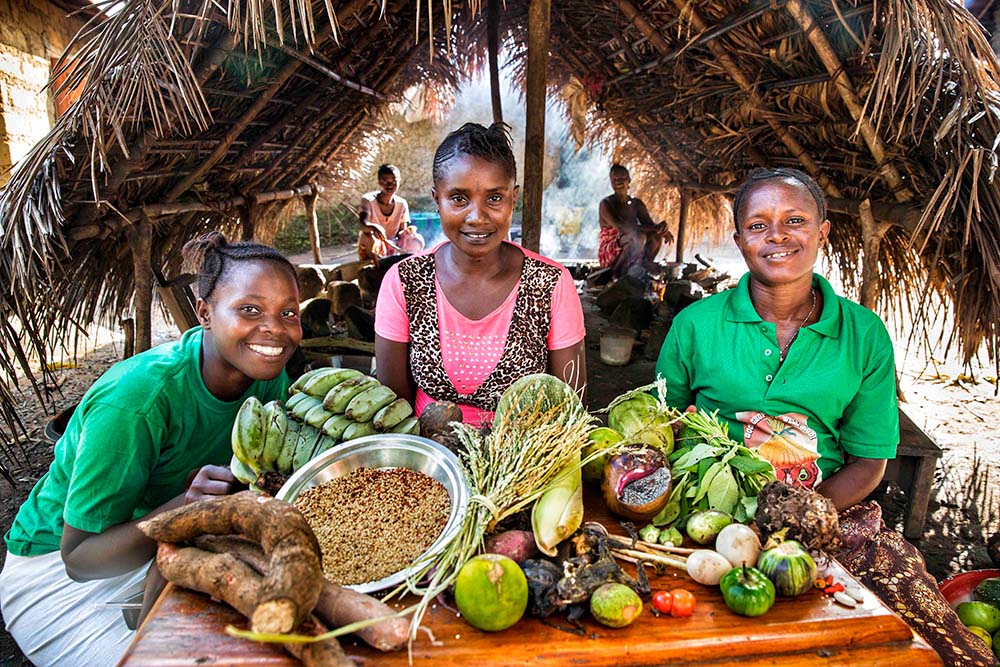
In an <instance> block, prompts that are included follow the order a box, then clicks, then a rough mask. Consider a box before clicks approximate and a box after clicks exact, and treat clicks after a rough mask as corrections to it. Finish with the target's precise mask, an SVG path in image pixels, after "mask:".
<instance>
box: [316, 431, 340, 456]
mask: <svg viewBox="0 0 1000 667" xmlns="http://www.w3.org/2000/svg"><path fill="white" fill-rule="evenodd" d="M336 446H337V439H336V438H331V437H330V436H328V435H326V434H325V433H324V434H323V435H322V436H321V437H320V439H319V440H317V441H316V449H314V450H313V453H312V456H310V457H309V459H310V460H312V459H314V458H316V457H317V456H319V455H320V454H322V453H323V452H325V451H326V450H328V449H330V448H331V447H336Z"/></svg>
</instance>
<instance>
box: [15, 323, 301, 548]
mask: <svg viewBox="0 0 1000 667" xmlns="http://www.w3.org/2000/svg"><path fill="white" fill-rule="evenodd" d="M201 341H202V328H201V327H195V328H193V329H190V330H188V331H187V332H185V333H184V335H183V336H182V337H181V339H180V340H179V341H175V342H173V343H165V344H163V345H160V346H158V347H155V348H153V349H151V350H148V351H146V352H143V353H142V354H138V355H136V356H134V357H132V358H130V359H126V360H125V361H122V362H119V363H117V364H115V365H114V366H112V367H111V368H109V369H108V370H107V372H105V373H104V375H102V376H101V377H100V378H98V379H97V381H96V382H95V383H94V384H93V386H91V388H90V389H88V390H87V393H86V394H84V396H83V399H82V400H81V401H80V405H79V406H78V407H77V409H76V411H75V412H74V413H73V417H72V418H71V419H70V420H69V424H67V425H66V432H65V433H64V434H63V436H62V437H61V438H60V439H59V442H57V443H56V446H55V452H54V458H53V461H52V465H51V466H50V467H49V471H48V472H47V473H45V475H44V476H43V477H42V478H41V479H40V480H38V483H37V484H35V488H33V489H32V490H31V494H30V495H29V496H28V499H27V500H26V501H25V502H24V504H23V505H22V506H21V509H20V510H18V513H17V517H16V518H15V519H14V524H13V525H12V526H11V528H10V531H9V532H8V533H7V536H6V539H7V548H8V549H9V550H10V552H11V553H14V554H17V555H19V556H36V555H40V554H45V553H51V552H53V551H58V550H59V543H60V540H61V539H62V532H63V525H64V523H68V524H69V525H71V526H73V527H74V528H77V529H79V530H85V531H87V532H90V533H102V532H104V531H105V530H107V529H108V528H110V527H111V526H115V525H118V524H121V523H126V522H128V521H132V520H134V519H138V518H140V517H142V516H144V515H145V514H147V513H149V511H150V510H152V509H155V508H156V507H159V506H160V505H162V504H163V503H165V502H167V501H168V500H170V499H171V498H174V497H175V496H177V495H178V494H180V493H181V492H182V491H183V490H184V486H185V483H186V482H187V478H188V474H189V473H190V472H191V471H192V470H195V469H197V468H200V467H201V466H203V465H207V464H215V465H225V464H227V463H229V460H230V458H231V457H232V447H231V445H230V434H231V432H232V428H233V421H235V419H236V413H237V411H238V410H239V408H240V406H241V405H242V404H243V401H244V400H245V399H246V398H248V397H249V396H257V397H258V398H260V400H261V401H264V402H266V401H270V400H273V399H278V398H283V397H284V396H285V394H286V391H287V388H288V376H287V375H286V374H285V372H284V371H282V372H281V374H280V375H279V376H278V377H277V378H275V379H273V380H267V381H255V382H253V383H252V384H251V385H250V387H249V389H247V391H246V393H244V394H243V396H242V397H240V398H239V400H236V401H220V400H219V399H218V398H216V397H215V396H213V395H212V393H211V392H210V391H209V390H208V388H207V387H206V386H205V382H204V380H202V377H201Z"/></svg>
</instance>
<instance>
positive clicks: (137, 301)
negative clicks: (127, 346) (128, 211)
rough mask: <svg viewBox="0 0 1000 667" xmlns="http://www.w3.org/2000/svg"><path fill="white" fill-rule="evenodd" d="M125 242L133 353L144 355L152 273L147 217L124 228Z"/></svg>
mask: <svg viewBox="0 0 1000 667" xmlns="http://www.w3.org/2000/svg"><path fill="white" fill-rule="evenodd" d="M128 243H129V247H130V248H131V250H132V282H133V285H134V296H133V299H132V303H133V305H134V307H135V351H136V352H137V353H139V352H145V351H146V350H148V349H149V348H150V347H152V346H153V338H152V336H153V333H152V331H153V330H152V325H151V322H152V308H153V271H152V269H151V268H150V267H152V247H153V225H152V223H151V222H150V221H149V218H148V217H143V219H142V220H140V221H139V222H137V223H136V224H134V225H132V226H131V227H129V229H128Z"/></svg>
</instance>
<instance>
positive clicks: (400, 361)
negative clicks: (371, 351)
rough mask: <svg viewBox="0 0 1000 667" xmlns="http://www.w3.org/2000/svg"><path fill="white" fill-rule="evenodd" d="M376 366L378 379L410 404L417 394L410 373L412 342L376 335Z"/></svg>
mask: <svg viewBox="0 0 1000 667" xmlns="http://www.w3.org/2000/svg"><path fill="white" fill-rule="evenodd" d="M375 367H376V374H377V375H378V381H379V382H381V383H382V384H384V385H385V386H387V387H389V388H390V389H392V390H393V391H394V392H396V395H397V396H399V397H400V398H405V399H406V400H407V401H409V402H410V404H411V405H412V404H413V399H414V397H415V396H416V394H417V391H416V385H415V384H414V382H413V376H412V375H410V344H409V343H399V342H397V341H394V340H389V339H388V338H383V337H382V336H379V335H378V334H376V335H375Z"/></svg>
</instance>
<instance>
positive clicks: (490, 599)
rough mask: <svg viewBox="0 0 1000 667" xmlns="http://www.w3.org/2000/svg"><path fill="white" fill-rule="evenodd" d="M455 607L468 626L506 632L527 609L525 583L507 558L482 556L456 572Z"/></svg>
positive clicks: (526, 583)
mask: <svg viewBox="0 0 1000 667" xmlns="http://www.w3.org/2000/svg"><path fill="white" fill-rule="evenodd" d="M455 604H457V605H458V610H459V611H460V612H461V613H462V617H463V618H464V619H465V620H466V622H468V623H469V625H471V626H473V627H475V628H479V629H480V630H487V631H489V632H497V631H499V630H506V629H507V628H509V627H510V626H512V625H514V624H515V623H517V622H518V621H519V620H521V617H522V616H524V610H525V609H527V607H528V580H527V579H526V578H525V576H524V572H522V571H521V568H520V567H518V565H517V563H515V562H514V561H512V560H511V559H510V558H507V557H506V556H501V555H499V554H482V555H481V556H476V557H475V558H472V559H470V560H469V562H467V563H466V564H465V565H463V566H462V569H461V570H459V571H458V577H457V578H456V579H455Z"/></svg>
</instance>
